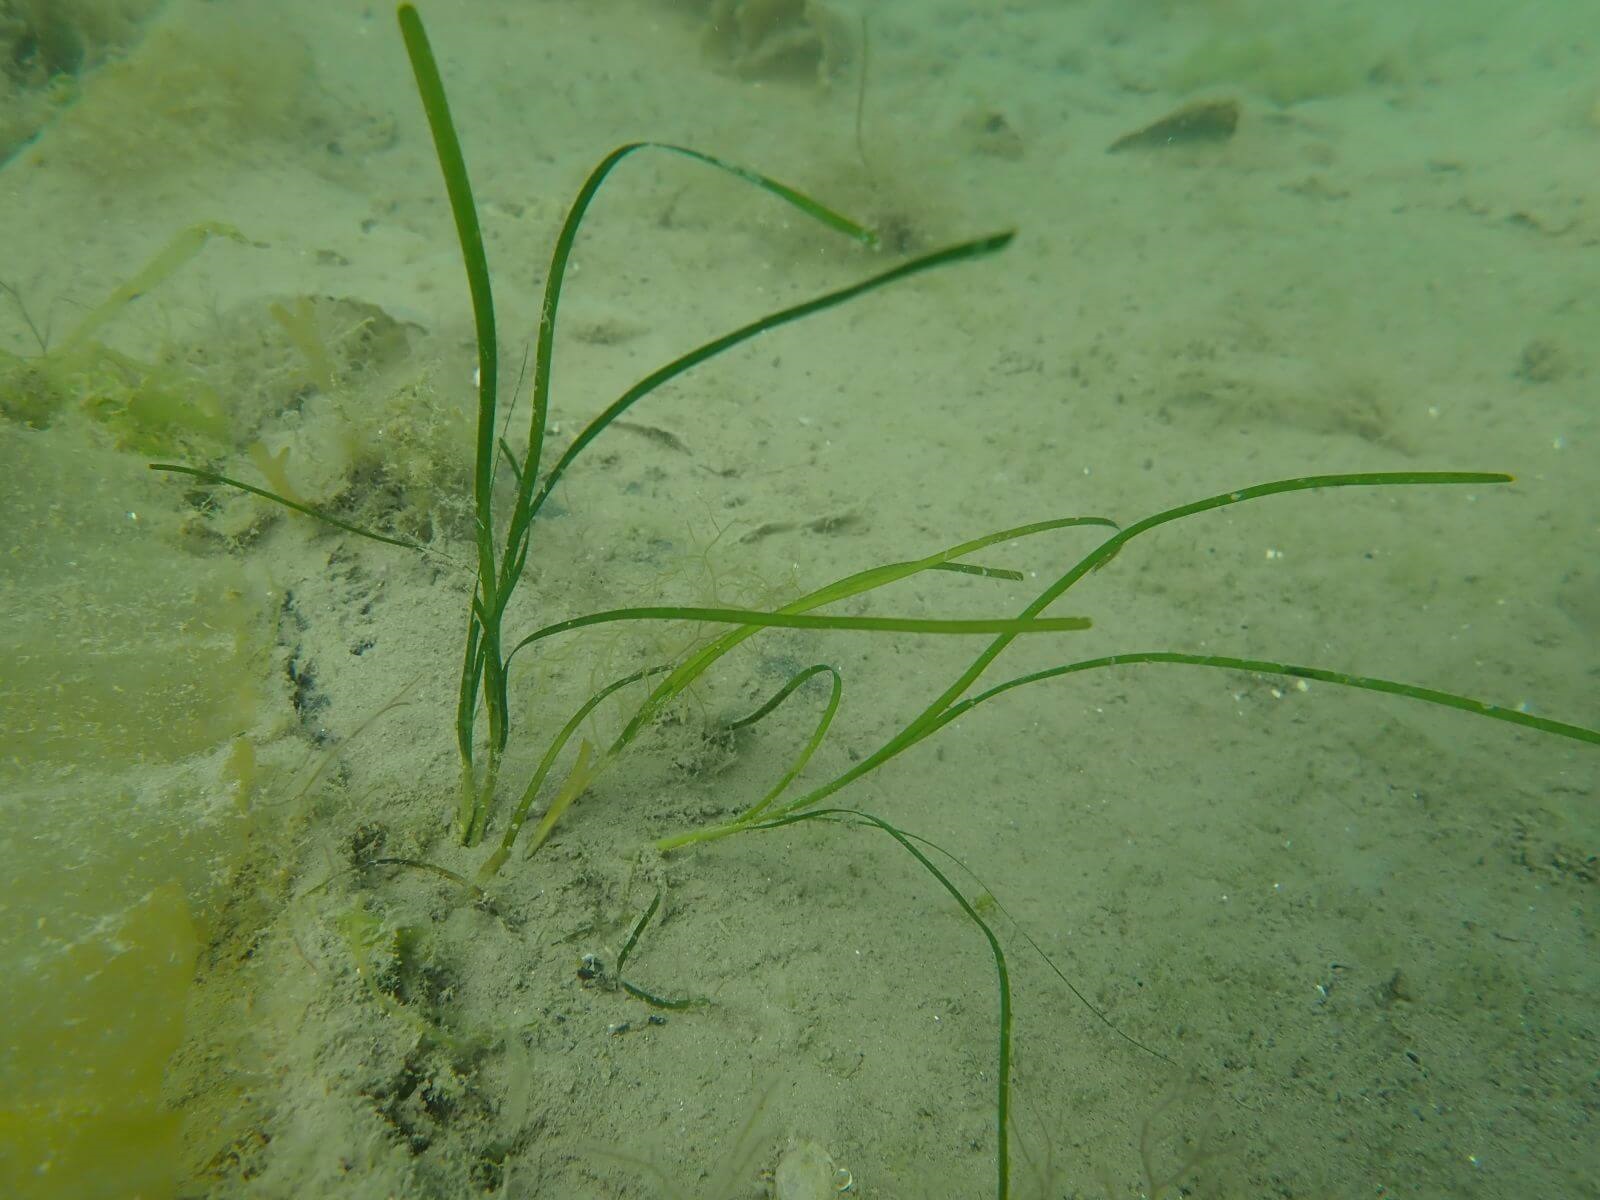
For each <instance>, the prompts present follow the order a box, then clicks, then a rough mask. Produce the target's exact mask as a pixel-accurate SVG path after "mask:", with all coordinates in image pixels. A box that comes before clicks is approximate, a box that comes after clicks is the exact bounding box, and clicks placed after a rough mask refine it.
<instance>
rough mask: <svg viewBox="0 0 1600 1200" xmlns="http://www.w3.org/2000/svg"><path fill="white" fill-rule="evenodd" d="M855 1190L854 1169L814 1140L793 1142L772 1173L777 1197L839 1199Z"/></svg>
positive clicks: (802, 1199)
mask: <svg viewBox="0 0 1600 1200" xmlns="http://www.w3.org/2000/svg"><path fill="white" fill-rule="evenodd" d="M851 1191H852V1181H851V1178H850V1172H848V1171H845V1170H842V1169H841V1168H839V1167H838V1166H836V1165H835V1164H834V1161H833V1156H832V1155H831V1154H829V1153H828V1152H827V1151H826V1150H824V1149H823V1148H822V1147H821V1146H819V1145H818V1144H817V1143H816V1142H813V1141H811V1140H810V1139H797V1140H795V1141H794V1142H791V1143H790V1145H789V1148H788V1149H787V1150H785V1151H784V1152H783V1157H781V1158H779V1159H778V1169H777V1170H776V1171H774V1172H773V1175H772V1195H773V1200H838V1197H839V1196H840V1194H841V1193H842V1194H845V1195H849V1194H850V1193H851Z"/></svg>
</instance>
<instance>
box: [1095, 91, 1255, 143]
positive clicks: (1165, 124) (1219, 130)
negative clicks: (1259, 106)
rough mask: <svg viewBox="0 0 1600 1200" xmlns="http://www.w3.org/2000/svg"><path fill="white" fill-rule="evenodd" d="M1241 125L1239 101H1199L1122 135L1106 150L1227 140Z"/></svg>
mask: <svg viewBox="0 0 1600 1200" xmlns="http://www.w3.org/2000/svg"><path fill="white" fill-rule="evenodd" d="M1238 127H1239V102H1238V101H1237V100H1196V101H1195V102H1194V103H1192V104H1185V105H1184V106H1183V107H1182V108H1180V109H1177V110H1176V111H1174V112H1170V113H1168V114H1167V115H1166V116H1164V117H1162V118H1161V119H1160V120H1159V121H1156V122H1153V123H1152V124H1149V125H1146V126H1145V127H1144V128H1143V129H1136V130H1134V132H1132V133H1125V134H1123V135H1122V136H1121V137H1119V138H1118V139H1117V140H1116V141H1114V142H1112V143H1111V145H1109V146H1107V147H1106V153H1107V154H1117V153H1120V152H1121V151H1123V150H1159V149H1165V148H1166V147H1169V146H1188V145H1196V144H1206V143H1215V142H1225V141H1227V140H1228V139H1229V138H1231V137H1233V134H1234V131H1235V130H1236V129H1238Z"/></svg>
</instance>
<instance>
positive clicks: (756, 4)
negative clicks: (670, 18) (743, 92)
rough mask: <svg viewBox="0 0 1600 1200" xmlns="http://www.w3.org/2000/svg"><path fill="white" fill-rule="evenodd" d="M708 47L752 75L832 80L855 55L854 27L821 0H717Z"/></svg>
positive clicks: (710, 20) (737, 71) (707, 36)
mask: <svg viewBox="0 0 1600 1200" xmlns="http://www.w3.org/2000/svg"><path fill="white" fill-rule="evenodd" d="M705 46H706V50H707V52H708V53H709V54H711V55H712V56H713V57H714V58H716V59H718V60H720V61H722V62H724V63H726V64H727V65H728V66H729V67H731V68H732V69H733V71H734V73H735V74H738V75H742V76H744V77H745V78H747V79H775V78H785V77H788V78H797V79H805V78H814V79H815V80H816V81H817V82H818V83H821V84H824V85H826V84H828V83H830V82H832V81H833V79H835V78H836V77H837V76H839V75H840V74H842V73H843V72H844V70H845V68H846V67H847V66H849V64H850V63H851V61H852V60H853V59H854V58H855V55H856V47H855V30H854V29H853V28H852V26H851V23H850V22H849V21H847V20H845V18H844V17H843V16H841V15H840V14H839V13H838V12H836V11H835V10H834V9H833V8H832V7H831V6H830V5H828V4H824V3H821V2H820V0H713V3H712V5H711V11H710V15H709V18H708V23H707V28H706V33H705Z"/></svg>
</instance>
